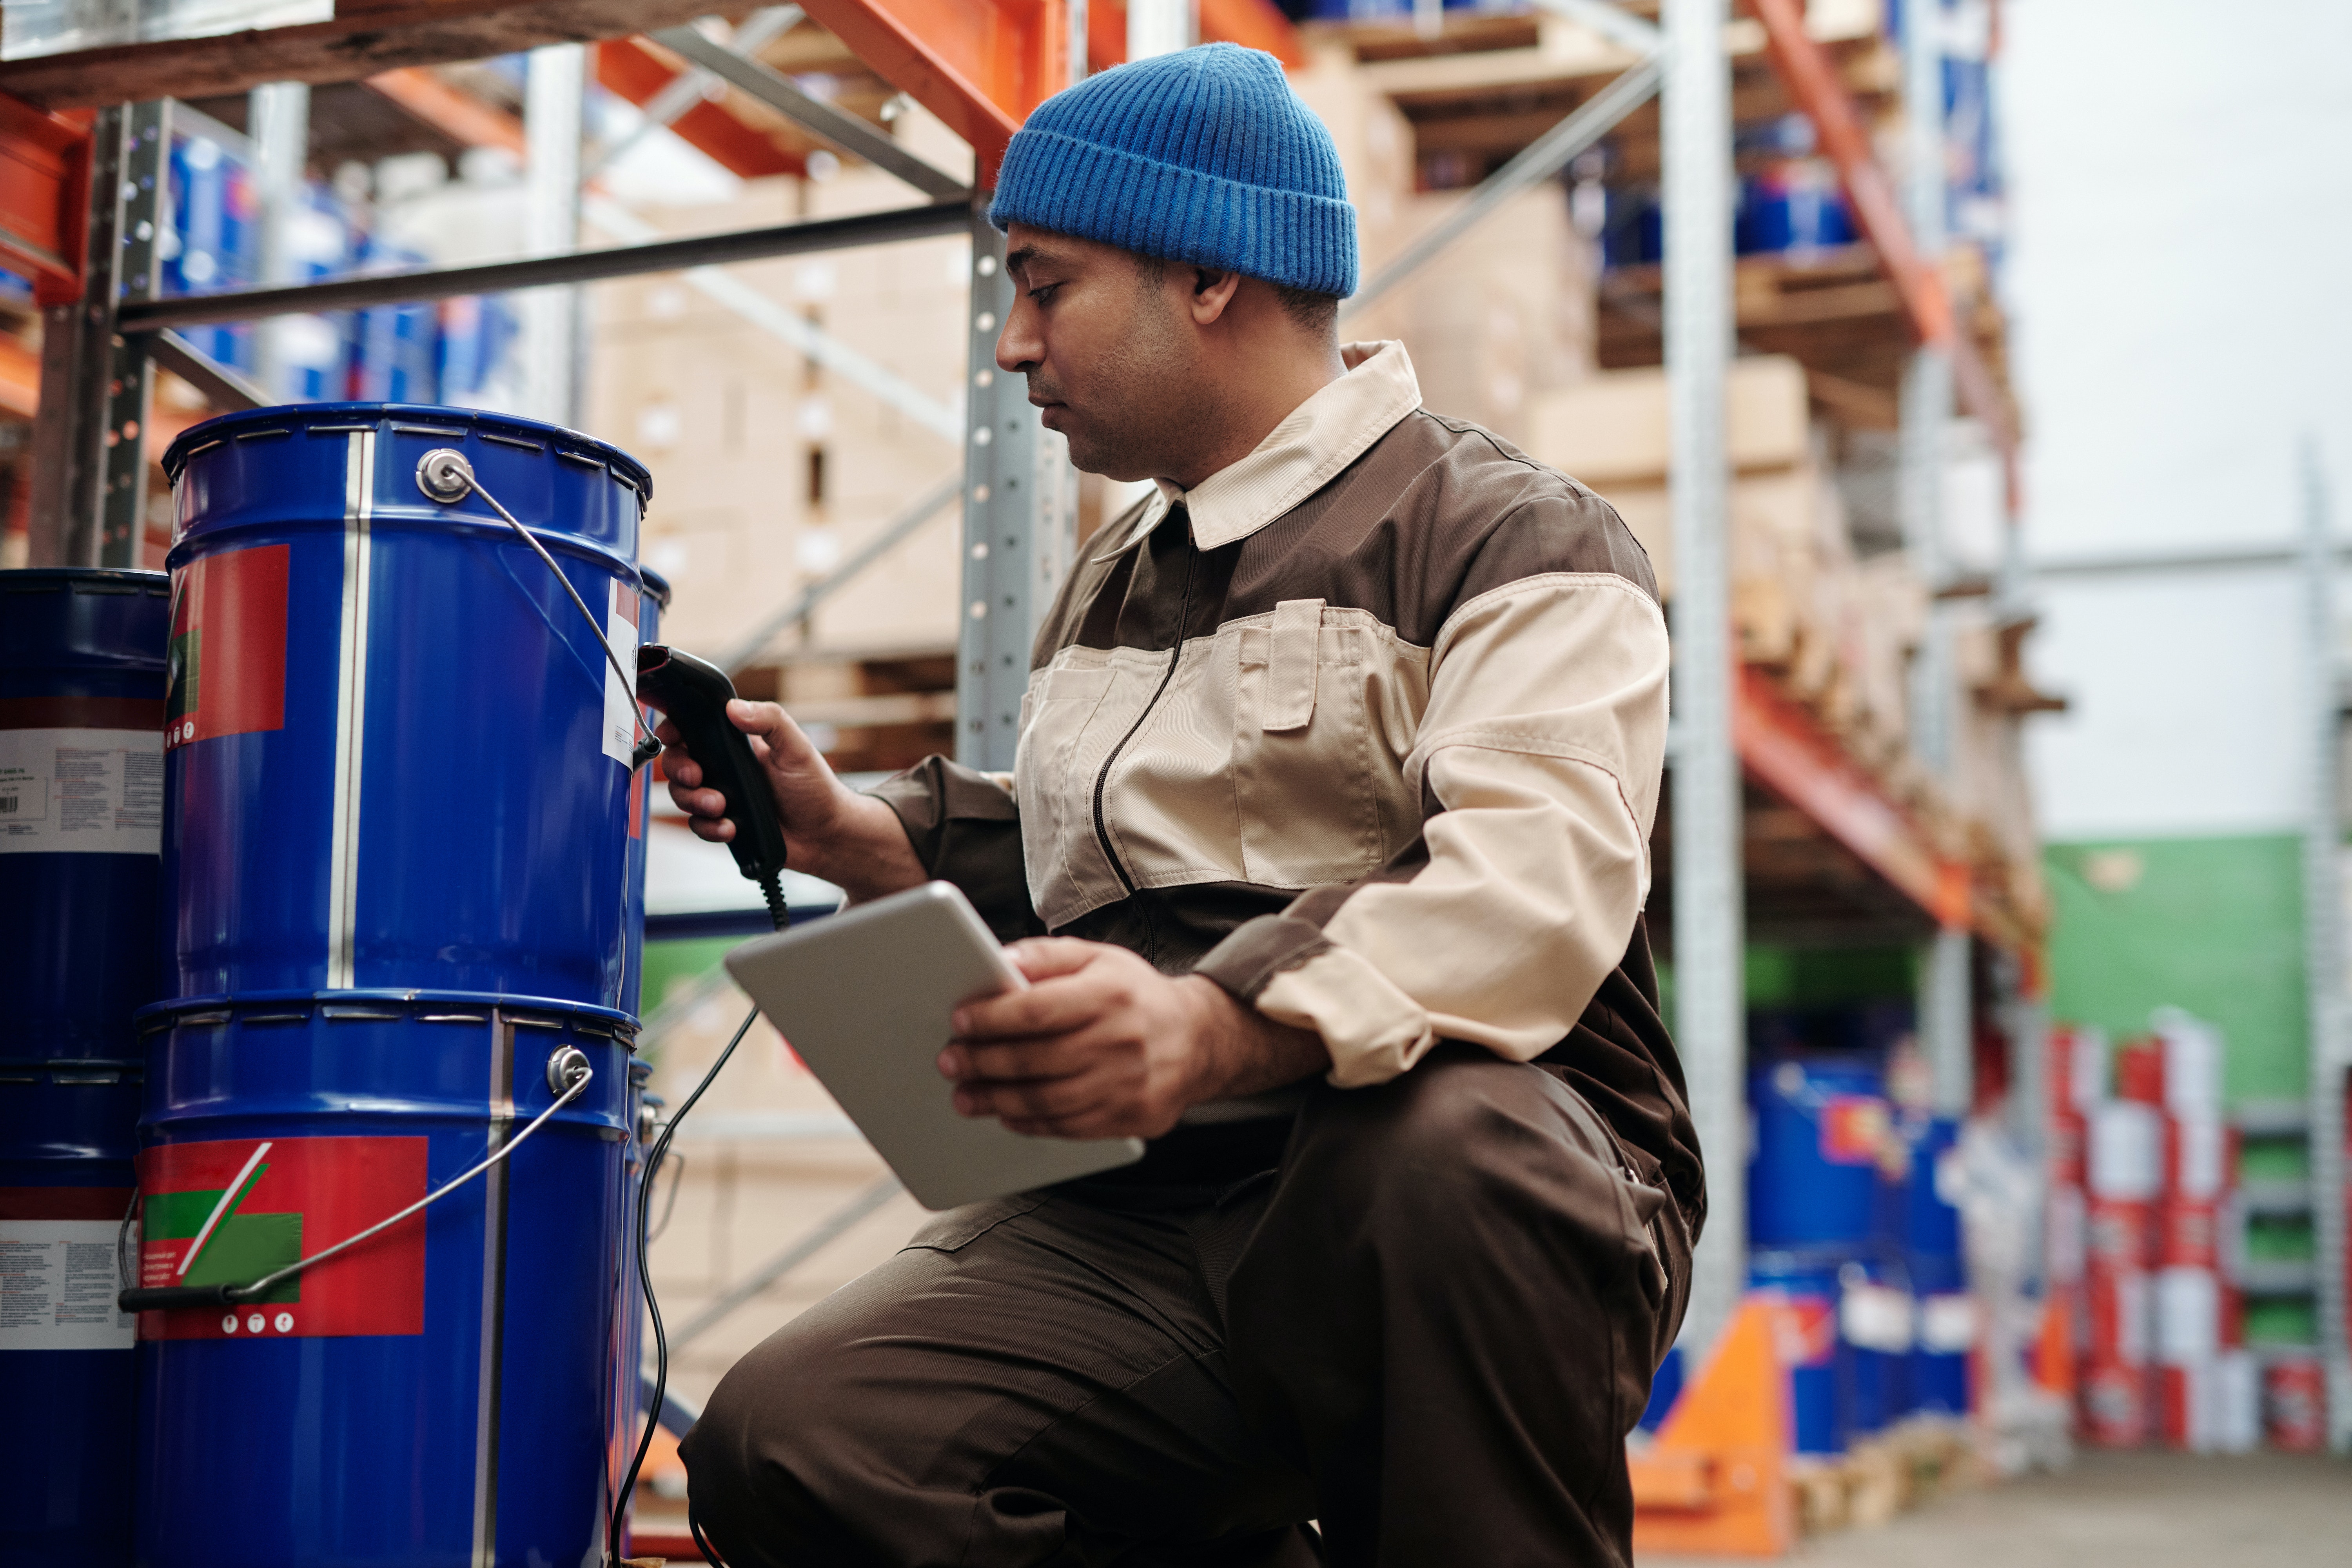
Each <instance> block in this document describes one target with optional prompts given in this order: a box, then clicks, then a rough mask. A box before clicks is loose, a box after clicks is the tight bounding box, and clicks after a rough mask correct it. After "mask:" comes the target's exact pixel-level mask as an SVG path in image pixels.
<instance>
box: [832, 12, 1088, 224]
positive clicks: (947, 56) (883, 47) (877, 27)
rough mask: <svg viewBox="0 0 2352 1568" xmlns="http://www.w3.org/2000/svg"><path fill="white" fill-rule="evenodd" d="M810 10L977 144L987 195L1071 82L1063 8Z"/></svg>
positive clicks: (974, 149) (878, 71)
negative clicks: (1009, 153)
mask: <svg viewBox="0 0 2352 1568" xmlns="http://www.w3.org/2000/svg"><path fill="white" fill-rule="evenodd" d="M803 9H805V10H806V11H807V12H808V14H809V17H810V19H811V20H812V21H814V22H815V23H816V24H817V25H818V26H822V27H824V28H825V29H826V30H827V31H828V32H830V33H832V34H833V35H834V36H835V37H838V38H839V39H840V40H841V41H842V42H843V43H845V44H847V45H848V46H849V47H850V51H851V52H852V53H854V54H855V55H856V56H857V58H859V59H861V60H864V61H865V62H866V65H868V66H869V67H871V68H873V70H874V72H875V74H876V75H877V76H879V77H881V79H883V80H884V81H887V82H888V83H889V84H890V85H891V86H892V87H895V88H897V89H898V90H899V91H900V92H903V93H905V94H906V95H907V96H908V97H909V98H911V99H913V100H915V101H916V102H918V103H919V104H921V105H922V106H923V107H924V108H925V109H928V110H930V111H931V112H932V113H933V114H935V115H937V116H939V118H940V121H943V122H944V123H945V124H946V125H947V128H948V129H949V130H950V131H952V132H955V133H956V134H957V135H959V136H961V137H962V138H963V139H964V140H965V141H966V142H971V148H972V152H973V153H974V154H975V155H976V157H977V158H978V160H979V164H980V184H981V185H982V188H988V187H991V186H992V185H993V184H995V181H996V167H997V165H998V164H999V163H1003V161H1004V148H1005V144H1006V143H1007V142H1011V141H1012V140H1013V132H1015V131H1018V130H1019V129H1020V128H1021V122H1022V121H1024V120H1026V119H1027V118H1028V117H1029V111H1030V110H1033V109H1034V108H1036V107H1037V106H1038V105H1039V104H1040V103H1043V102H1044V101H1045V100H1046V99H1047V98H1049V97H1051V96H1053V94H1054V93H1055V92H1056V91H1058V90H1059V89H1061V88H1062V86H1063V85H1064V84H1065V83H1066V82H1067V81H1068V80H1069V79H1070V55H1069V42H1070V39H1069V25H1068V14H1067V12H1066V11H1065V10H1064V8H1063V6H1062V5H1061V4H1060V0H812V3H811V4H809V5H805V6H804V7H803Z"/></svg>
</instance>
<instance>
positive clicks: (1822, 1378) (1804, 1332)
mask: <svg viewBox="0 0 2352 1568" xmlns="http://www.w3.org/2000/svg"><path fill="white" fill-rule="evenodd" d="M1838 1263H1839V1260H1838V1259H1837V1258H1821V1257H1817V1256H1811V1255H1806V1254H1800V1253H1787V1252H1756V1253H1750V1254H1749V1255H1748V1286H1749V1288H1750V1289H1758V1290H1770V1291H1777V1292H1778V1293H1779V1294H1780V1296H1781V1297H1782V1299H1783V1300H1786V1301H1787V1302H1788V1304H1789V1307H1790V1310H1792V1312H1793V1313H1794V1314H1795V1319H1796V1323H1795V1327H1796V1331H1797V1340H1798V1345H1799V1349H1798V1353H1797V1356H1796V1358H1795V1359H1794V1360H1793V1361H1792V1362H1791V1363H1790V1367H1789V1409H1790V1426H1791V1428H1792V1429H1793V1430H1792V1434H1791V1436H1792V1440H1793V1442H1794V1443H1795V1446H1796V1451H1797V1452H1798V1453H1800V1454H1843V1453H1844V1452H1845V1447H1846V1422H1845V1411H1844V1405H1843V1400H1842V1399H1841V1397H1840V1384H1841V1382H1842V1381H1843V1373H1842V1366H1843V1342H1842V1341H1841V1339H1840V1337H1839V1334H1838Z"/></svg>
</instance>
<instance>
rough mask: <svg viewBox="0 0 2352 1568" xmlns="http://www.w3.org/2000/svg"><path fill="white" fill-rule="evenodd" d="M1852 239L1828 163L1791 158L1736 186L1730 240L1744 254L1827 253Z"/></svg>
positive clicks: (1850, 225)
mask: <svg viewBox="0 0 2352 1568" xmlns="http://www.w3.org/2000/svg"><path fill="white" fill-rule="evenodd" d="M1854 237H1855V236H1854V227H1853V214H1852V213H1851V212H1850V211H1849V210H1848V208H1847V206H1846V203H1845V193H1844V191H1843V188H1841V187H1840V185H1839V184H1838V177H1837V171H1836V170H1835V169H1834V168H1832V166H1831V165H1830V164H1829V163H1828V162H1827V161H1826V160H1823V159H1819V158H1791V159H1789V160H1786V161H1785V162H1781V163H1775V164H1773V165H1771V166H1770V167H1769V168H1767V169H1765V170H1764V171H1763V172H1762V173H1760V174H1753V175H1750V176H1748V178H1746V179H1744V180H1742V181H1741V182H1740V183H1739V213H1738V217H1737V218H1736V219H1735V220H1734V224H1733V238H1734V243H1735V247H1736V248H1737V249H1738V252H1739V254H1741V255H1742V256H1748V255H1755V254H1758V253H1759V252H1775V253H1778V252H1798V253H1802V252H1805V251H1812V250H1827V249H1831V248H1832V247H1837V246H1842V245H1851V244H1853V241H1854Z"/></svg>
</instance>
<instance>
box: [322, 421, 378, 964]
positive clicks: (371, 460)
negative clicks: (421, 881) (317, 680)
mask: <svg viewBox="0 0 2352 1568" xmlns="http://www.w3.org/2000/svg"><path fill="white" fill-rule="evenodd" d="M374 513H375V432H374V431H373V430H355V431H353V432H352V436H351V446H350V455H349V457H348V458H346V460H345V462H344V466H343V611H342V626H341V647H339V649H338V658H337V678H336V689H335V794H334V807H333V810H334V814H335V816H334V836H333V841H332V843H331V845H330V847H329V849H328V859H327V989H329V990H331V991H347V990H349V989H351V988H352V986H353V985H355V984H357V982H356V981H355V980H354V979H353V978H352V975H353V973H354V971H355V968H356V958H355V952H354V949H355V946H356V931H357V927H358V923H359V921H358V917H359V871H360V864H359V862H360V749H361V747H360V743H361V742H362V740H363V739H364V738H365V737H366V734H367V654H368V598H369V594H368V569H369V566H370V564H371V562H372V560H373V551H372V550H371V549H370V548H369V542H368V524H369V520H370V519H371V518H372V517H373V515H374Z"/></svg>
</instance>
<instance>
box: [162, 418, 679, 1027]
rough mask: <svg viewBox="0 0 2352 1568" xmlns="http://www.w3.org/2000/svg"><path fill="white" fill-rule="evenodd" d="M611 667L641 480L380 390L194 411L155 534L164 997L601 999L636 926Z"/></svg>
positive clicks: (535, 435)
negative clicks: (369, 395) (450, 483)
mask: <svg viewBox="0 0 2352 1568" xmlns="http://www.w3.org/2000/svg"><path fill="white" fill-rule="evenodd" d="M436 447H453V448H456V449H457V450H458V451H460V452H462V453H464V455H465V456H466V458H467V459H468V460H469V461H470V462H471V463H472V465H473V467H474V470H475V472H476V473H477V474H478V476H479V477H480V479H481V482H482V483H483V485H485V486H486V487H487V488H488V489H489V491H490V492H491V493H492V494H494V495H496V496H497V497H498V498H499V500H500V501H502V502H503V503H504V504H505V505H506V506H507V507H508V508H509V510H512V511H513V512H514V514H515V515H516V516H517V517H518V518H519V519H520V520H521V521H522V522H524V523H525V524H526V525H528V526H530V528H532V529H533V530H535V531H537V532H538V535H539V537H540V538H541V541H542V542H544V543H545V544H546V546H547V548H548V549H549V551H550V552H551V553H552V554H553V555H554V557H555V559H556V560H557V561H558V562H559V563H561V564H562V570H563V573H564V575H565V578H566V579H567V580H568V581H569V582H570V583H571V584H572V587H573V588H574V589H575V590H576V591H577V592H578V593H579V595H580V596H581V598H582V599H583V600H584V601H585V602H586V603H587V605H588V606H589V608H590V610H591V611H592V612H593V613H594V614H595V615H596V616H598V617H599V619H600V620H601V621H602V622H603V623H604V626H605V628H606V632H607V635H608V636H609V637H612V639H613V641H614V648H615V651H616V652H617V653H618V655H619V656H620V658H621V660H622V662H623V663H624V665H625V666H629V667H630V668H632V670H633V669H634V665H633V658H634V655H633V648H634V643H635V638H634V634H633V626H632V622H633V620H634V617H635V607H636V596H637V594H638V592H639V588H640V585H641V583H642V578H641V576H640V574H639V573H638V571H637V568H636V566H635V553H636V543H637V528H638V523H639V520H640V517H641V515H642V512H643V508H644V502H645V497H646V493H647V491H648V489H649V484H650V481H649V479H647V476H646V471H645V469H644V468H642V467H641V466H639V465H638V464H637V463H636V462H635V460H634V459H632V458H629V457H627V456H626V455H625V454H624V453H622V452H620V451H619V450H617V449H616V448H614V447H608V446H605V445H604V444H603V443H601V442H597V441H593V440H591V439H589V438H588V437H584V436H580V435H577V434H575V433H573V432H571V431H566V430H562V429H558V428H556V427H554V426H546V425H541V424H536V423H534V422H531V421H529V420H523V419H517V418H511V417H508V416H498V415H490V414H479V413H474V412H470V411H466V410H458V409H448V408H427V407H415V406H404V405H380V404H342V405H334V404H329V405H305V406H300V407H290V408H289V407H280V408H266V409H258V410H254V411H251V412H247V413H242V414H235V415H229V416H224V417H222V418H218V419H213V420H208V421H206V422H205V423H204V424H202V425H198V426H194V427H193V428H192V429H190V430H188V431H186V432H185V433H184V434H183V435H182V436H181V437H180V438H179V439H178V440H176V441H174V442H173V444H172V448H171V450H170V451H169V452H167V453H165V455H164V469H165V471H166V473H168V474H169V475H170V476H171V478H172V480H173V504H174V517H175V535H174V537H175V541H176V542H175V543H174V544H173V549H172V553H171V555H170V557H169V563H170V565H171V567H172V570H173V580H174V590H175V598H174V601H173V603H174V619H173V625H172V657H173V682H172V686H171V689H170V693H169V700H168V710H167V713H166V726H167V728H166V745H167V747H168V748H169V749H168V750H167V751H166V752H165V757H164V786H165V802H164V805H165V816H164V841H163V878H164V887H165V889H166V890H167V891H166V898H167V904H166V910H165V913H166V918H167V920H168V921H169V923H170V930H171V932H172V937H173V951H174V953H175V961H174V966H173V972H172V973H170V974H169V975H168V976H167V977H166V982H165V985H164V990H163V994H165V995H167V996H211V995H231V994H238V995H242V994H251V993H256V992H308V991H316V990H341V989H350V988H386V987H390V988H400V987H411V986H413V987H420V988H429V989H434V990H444V991H466V992H476V993H483V994H508V995H521V996H540V997H548V998H551V999H554V1000H558V1001H563V1002H576V1003H583V1004H586V1005H593V1006H602V1007H611V1008H616V1009H617V1008H619V1007H621V1006H622V1004H623V1002H624V998H625V986H626V973H627V969H628V956H629V953H630V952H631V951H632V942H633V936H632V933H633V932H640V931H642V927H643V921H644V906H643V902H642V886H641V884H638V883H635V882H633V879H632V872H631V867H630V861H631V852H630V849H629V843H630V839H629V824H630V812H631V809H632V805H633V800H634V801H635V802H636V804H637V805H638V808H639V809H642V784H641V782H640V781H637V780H636V779H635V777H634V776H633V770H632V769H631V767H630V765H629V756H630V751H631V745H630V737H631V735H632V732H633V731H632V720H633V716H634V713H635V709H634V706H633V704H632V701H631V699H630V696H629V693H628V691H627V689H625V688H623V687H622V686H621V685H620V683H619V679H618V678H617V677H616V676H615V675H614V674H613V673H612V672H611V670H610V669H609V668H607V666H606V663H605V659H604V651H603V649H602V648H601V647H599V646H598V645H597V642H596V640H595V638H594V637H593V636H592V635H591V633H590V631H589V628H588V627H587V626H585V625H584V624H583V622H582V620H581V618H580V616H579V614H578V612H577V611H576V610H575V609H574V608H573V606H572V604H571V602H570V600H569V599H568V598H567V597H566V596H565V595H564V592H563V588H562V584H558V583H557V582H556V581H555V580H554V575H553V574H551V572H549V570H548V568H547V566H546V565H545V563H542V562H541V561H540V560H539V558H538V557H537V556H536V555H535V554H533V553H532V552H530V549H529V548H527V547H526V546H525V545H524V543H523V542H521V541H520V540H519V539H517V538H516V537H515V536H514V534H513V533H512V531H510V530H509V529H508V528H507V526H506V525H505V524H504V523H503V522H500V521H498V519H497V517H496V514H494V513H492V512H491V511H490V510H489V509H488V507H487V506H486V505H484V504H483V502H482V501H481V500H480V499H479V497H478V496H468V497H467V498H466V499H465V500H462V501H460V502H459V503H457V505H455V506H450V507H443V506H439V505H436V504H435V503H434V502H433V501H431V500H427V499H426V498H425V496H424V495H423V494H422V493H421V492H420V491H419V489H417V485H416V478H415V475H416V468H417V464H418V461H419V460H420V459H421V458H423V457H424V456H425V454H426V453H427V452H430V451H432V450H434V449H436Z"/></svg>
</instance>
